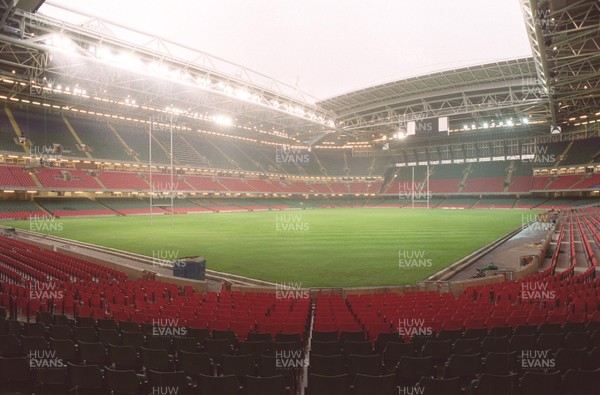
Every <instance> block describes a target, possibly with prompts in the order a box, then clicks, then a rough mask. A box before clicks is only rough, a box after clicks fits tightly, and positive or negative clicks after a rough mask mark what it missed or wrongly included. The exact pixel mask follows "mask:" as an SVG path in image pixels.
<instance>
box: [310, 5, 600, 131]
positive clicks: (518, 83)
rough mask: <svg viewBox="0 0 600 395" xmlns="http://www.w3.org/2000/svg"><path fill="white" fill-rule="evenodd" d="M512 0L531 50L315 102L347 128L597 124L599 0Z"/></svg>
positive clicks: (360, 129)
mask: <svg viewBox="0 0 600 395" xmlns="http://www.w3.org/2000/svg"><path fill="white" fill-rule="evenodd" d="M520 3H521V9H522V13H523V17H524V20H525V24H526V28H527V34H528V37H529V41H530V45H531V48H532V53H533V56H532V57H528V58H521V59H514V60H507V61H499V62H493V63H488V64H483V65H476V66H470V67H463V68H455V69H451V70H446V71H442V72H437V73H430V74H424V75H419V76H415V77H411V78H406V79H402V80H397V81H392V82H388V83H383V84H378V85H374V86H371V87H367V88H363V89H359V90H356V91H353V92H348V93H344V94H341V95H338V96H335V97H332V98H329V99H326V100H323V101H320V102H318V105H319V106H320V107H322V108H323V109H326V110H328V111H332V112H334V113H336V114H337V117H336V126H337V127H338V128H340V129H344V130H346V132H347V133H349V134H354V135H360V134H361V133H362V132H371V133H373V132H375V133H382V134H389V133H393V132H396V131H398V130H402V129H403V128H404V127H405V125H406V122H408V121H410V120H414V119H417V118H426V117H437V116H446V115H447V116H450V122H451V127H453V126H454V127H455V128H460V126H458V125H462V124H463V123H464V124H471V123H472V122H473V123H477V122H480V121H481V119H485V118H486V117H488V119H489V117H492V118H493V117H498V116H515V115H516V116H523V115H527V116H530V117H531V119H532V120H533V121H540V122H544V123H547V124H548V125H560V126H563V127H564V126H569V125H575V126H582V125H590V127H598V122H600V118H598V115H600V113H599V112H598V110H599V108H600V2H598V1H597V0H520ZM594 118H595V119H594Z"/></svg>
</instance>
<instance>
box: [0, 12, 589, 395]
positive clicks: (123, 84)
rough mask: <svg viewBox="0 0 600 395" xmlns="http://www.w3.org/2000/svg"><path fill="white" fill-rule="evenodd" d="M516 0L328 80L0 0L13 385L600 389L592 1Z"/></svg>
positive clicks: (82, 389) (2, 255) (2, 339)
mask: <svg viewBox="0 0 600 395" xmlns="http://www.w3.org/2000/svg"><path fill="white" fill-rule="evenodd" d="M510 1H513V2H514V3H517V4H518V5H519V7H520V12H521V15H520V18H522V20H523V22H524V27H525V30H526V38H527V40H528V45H529V47H528V48H529V49H530V55H528V56H524V57H517V58H511V59H502V60H499V59H498V60H495V61H488V62H485V63H477V64H471V65H461V66H459V67H451V68H446V69H444V70H442V71H439V70H438V71H431V70H427V71H423V70H421V71H420V72H419V73H417V74H415V75H413V76H408V77H405V78H399V79H394V80H392V81H389V80H388V81H386V82H381V83H379V82H378V83H373V84H370V85H367V86H364V87H362V88H359V89H354V90H349V91H346V92H342V93H339V92H338V93H337V94H335V95H333V96H329V97H326V98H321V97H314V96H312V95H311V94H310V93H306V92H303V91H301V90H300V89H299V88H298V86H297V85H296V86H295V85H293V84H290V83H289V82H281V81H279V80H278V79H275V78H272V77H269V76H268V75H266V74H264V73H261V72H257V71H253V70H252V69H251V68H247V67H244V66H240V65H238V64H236V63H233V62H229V61H227V60H224V59H223V58H220V57H216V56H212V55H209V54H207V53H205V52H202V51H200V50H198V49H196V48H192V47H190V46H188V45H186V44H183V43H180V42H175V41H170V40H167V39H163V38H157V37H155V36H151V35H148V34H146V33H143V32H141V31H140V30H136V29H135V28H133V27H131V26H125V25H123V24H118V23H114V22H110V21H106V20H102V19H101V18H98V17H95V16H94V15H93V12H90V13H85V12H81V11H75V10H73V9H69V8H68V7H66V6H64V4H63V3H61V2H60V1H57V0H56V1H47V2H46V1H44V0H21V1H8V0H5V1H2V2H1V3H0V15H1V16H2V17H1V18H0V102H1V105H2V109H1V111H0V394H88V393H89V394H200V395H228V394H236V395H256V394H260V395H271V394H273V395H282V394H290V395H291V394H297V395H299V394H307V395H320V394H327V395H330V394H336V395H337V394H348V395H350V394H352V395H361V394H369V395H371V394H378V395H380V394H381V395H387V394H390V395H391V394H394V395H397V394H400V395H402V394H406V395H408V394H445V395H454V394H465V395H466V394H473V395H477V394H479V395H486V394H502V395H511V394H515V395H516V394H521V395H528V394H535V395H537V394H567V395H592V394H594V395H595V394H599V393H600V280H599V279H598V277H597V275H598V274H599V269H598V267H597V266H598V265H597V263H598V260H597V257H596V255H597V254H600V144H599V143H600V105H599V103H600V57H599V54H600V3H598V2H597V1H594V0H510ZM325 3H326V2H325ZM50 9H54V10H59V11H61V12H68V13H70V14H77V15H78V16H80V17H81V20H85V22H81V23H74V22H72V21H71V22H70V21H67V19H66V18H65V19H60V18H58V17H57V16H53V15H52V13H51V12H50V11H46V10H50ZM170 22H173V21H170ZM173 23H175V22H173ZM357 67H358V66H357ZM330 71H331V70H330ZM323 73H325V71H323Z"/></svg>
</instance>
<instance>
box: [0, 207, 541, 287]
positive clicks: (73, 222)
mask: <svg viewBox="0 0 600 395" xmlns="http://www.w3.org/2000/svg"><path fill="white" fill-rule="evenodd" d="M531 214H533V212H531V211H521V210H483V209H482V210H424V209H417V210H411V209H384V208H382V209H368V208H364V209H359V208H349V209H315V210H299V211H273V212H244V213H219V214H197V215H192V214H188V215H176V216H174V225H171V219H170V217H169V216H155V217H154V218H153V224H152V225H150V217H148V216H136V217H109V218H75V219H56V220H55V222H58V223H59V224H62V226H61V227H56V226H55V227H54V229H56V228H58V229H57V231H50V232H49V233H51V234H53V235H55V236H59V237H65V238H70V239H75V240H80V241H84V242H89V243H94V244H99V245H105V246H109V247H113V248H118V249H122V250H127V251H132V252H136V253H140V254H144V255H148V256H153V254H154V255H155V256H156V257H157V258H160V259H170V258H172V257H174V256H176V257H184V256H190V255H201V256H204V257H206V259H207V267H208V268H209V269H213V270H218V271H222V272H227V273H234V274H238V275H242V276H248V277H254V278H258V279H262V280H267V281H272V282H280V283H302V286H303V287H353V286H385V285H399V284H414V283H415V281H418V280H423V279H425V278H426V277H428V276H429V275H431V274H433V273H435V272H437V271H438V270H440V269H441V268H443V267H445V266H448V265H449V264H451V263H453V262H455V261H456V260H458V259H460V258H462V257H464V256H466V255H468V254H470V253H471V252H473V251H475V250H477V249H478V248H481V247H483V246H485V245H486V244H488V243H490V242H492V241H494V240H496V239H497V238H499V237H500V236H502V235H504V234H506V233H508V232H509V231H511V230H513V229H515V228H517V227H519V226H521V223H522V221H523V219H522V218H523V216H527V215H531ZM4 224H5V225H9V226H16V227H19V228H23V229H29V227H30V224H29V222H28V221H13V222H10V223H6V222H5V223H4ZM60 228H62V230H60ZM38 229H44V228H43V227H41V228H40V227H38ZM43 233H48V231H46V232H43Z"/></svg>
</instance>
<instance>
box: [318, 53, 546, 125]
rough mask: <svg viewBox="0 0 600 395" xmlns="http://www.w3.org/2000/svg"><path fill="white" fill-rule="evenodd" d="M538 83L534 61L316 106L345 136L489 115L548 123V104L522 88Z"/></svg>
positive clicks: (396, 84)
mask: <svg viewBox="0 0 600 395" xmlns="http://www.w3.org/2000/svg"><path fill="white" fill-rule="evenodd" d="M532 79H533V81H536V80H537V72H536V69H535V64H534V62H533V59H532V58H521V59H513V60H506V61H500V62H494V63H489V64H484V65H476V66H470V67H464V68H460V69H452V70H446V71H441V72H437V73H432V74H425V75H420V76H416V77H412V78H407V79H404V80H400V81H393V82H388V83H385V84H381V85H376V86H372V87H369V88H365V89H361V90H358V91H354V92H350V93H346V94H343V95H340V96H337V97H333V98H330V99H327V100H324V101H321V102H319V103H318V105H319V106H321V107H322V108H324V109H326V110H328V111H332V112H335V113H336V114H337V118H336V125H337V126H338V128H342V129H345V130H361V131H369V132H372V131H377V132H390V131H394V130H397V129H398V128H403V127H405V125H406V122H408V121H411V120H415V119H423V118H429V117H438V116H450V117H452V118H451V120H452V121H454V122H469V123H470V122H471V121H472V120H474V119H477V118H482V117H486V116H488V115H490V114H492V115H494V116H497V115H498V113H499V112H500V113H505V114H506V115H511V116H530V115H531V117H532V120H539V119H546V118H547V117H548V113H547V110H545V107H544V103H545V99H544V98H543V97H541V96H540V95H538V94H536V93H537V92H533V91H532V92H530V91H527V90H525V89H524V88H523V86H524V84H527V83H529V82H530V81H531V80H532Z"/></svg>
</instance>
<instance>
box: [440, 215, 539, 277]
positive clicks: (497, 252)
mask: <svg viewBox="0 0 600 395" xmlns="http://www.w3.org/2000/svg"><path fill="white" fill-rule="evenodd" d="M547 226H548V224H547V223H545V222H539V221H536V222H534V223H533V225H532V226H529V227H527V228H525V229H522V230H521V231H520V232H519V233H517V234H516V235H514V236H513V237H511V238H510V239H508V240H507V241H506V242H504V243H502V244H501V245H500V246H498V247H497V248H495V249H493V250H492V251H490V252H489V253H488V254H486V255H484V256H483V257H481V258H480V259H478V260H476V261H475V262H474V263H472V264H471V265H469V266H468V267H466V268H464V269H463V270H461V271H460V272H457V273H456V274H455V275H454V276H452V277H451V278H450V279H448V280H447V281H458V280H466V279H469V278H471V277H473V276H474V275H475V274H476V273H477V269H478V268H481V267H484V266H487V265H490V264H492V263H493V264H494V265H496V266H498V269H499V270H515V269H516V268H518V267H519V258H520V257H522V256H524V255H533V254H535V253H536V252H537V251H538V249H539V247H540V245H541V244H542V242H543V241H544V239H545V238H546V235H547V234H548V228H547Z"/></svg>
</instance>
